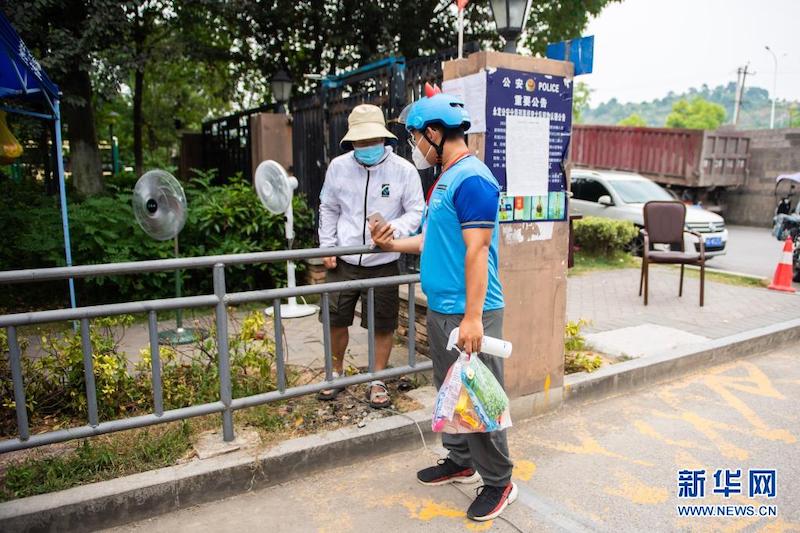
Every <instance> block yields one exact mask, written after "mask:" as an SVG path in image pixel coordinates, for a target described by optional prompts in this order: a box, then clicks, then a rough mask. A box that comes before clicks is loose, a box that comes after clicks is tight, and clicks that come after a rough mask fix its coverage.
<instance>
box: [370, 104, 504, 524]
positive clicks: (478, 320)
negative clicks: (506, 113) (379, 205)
mask: <svg viewBox="0 0 800 533" xmlns="http://www.w3.org/2000/svg"><path fill="white" fill-rule="evenodd" d="M403 115H404V116H403ZM403 115H401V121H404V122H405V125H406V128H407V129H408V130H409V132H410V133H411V136H412V138H411V139H410V142H411V144H412V145H413V148H414V153H413V159H414V163H415V165H416V166H417V168H419V169H424V168H429V167H431V166H433V165H434V164H439V165H441V168H442V171H441V173H440V175H439V178H438V179H437V181H436V182H435V183H434V185H433V186H432V187H431V190H430V191H429V192H428V195H427V197H426V200H427V205H426V208H425V213H424V215H423V221H422V232H421V234H419V235H416V236H414V237H410V238H407V239H394V231H393V229H392V228H391V226H390V225H386V226H383V227H380V228H378V227H373V228H371V230H372V238H373V241H374V242H375V243H376V244H377V245H378V246H380V247H381V248H382V249H384V250H387V251H393V252H402V253H421V254H422V258H421V262H420V276H421V283H422V290H423V291H424V292H425V295H426V297H427V299H428V313H427V332H428V344H429V347H430V356H431V359H432V360H433V368H434V383H435V385H436V387H437V388H439V387H441V384H442V382H443V380H444V378H445V376H446V374H447V371H448V369H449V368H450V366H451V365H452V364H453V362H455V360H456V359H457V357H458V354H457V353H455V351H448V350H447V348H446V345H447V340H448V338H449V336H450V332H451V331H452V330H453V329H454V328H456V327H458V328H459V340H458V344H459V346H460V347H461V348H462V349H463V350H464V351H465V352H467V353H471V354H478V353H479V352H480V348H481V339H482V338H483V336H484V334H486V335H488V336H491V337H498V338H500V337H502V336H503V291H502V287H501V285H500V281H499V277H498V255H497V250H498V233H499V231H498V229H499V222H498V202H499V197H500V186H499V185H498V183H497V181H496V180H495V178H494V176H493V175H492V173H491V171H490V170H489V169H488V168H487V167H486V165H484V164H483V162H482V161H480V160H479V159H478V158H476V157H475V156H473V155H472V154H471V153H470V151H469V149H468V148H467V144H466V137H465V132H466V130H468V129H469V126H470V120H469V115H468V114H467V111H466V110H465V109H464V105H463V103H462V102H461V101H460V100H458V99H457V98H455V97H453V96H450V95H446V94H442V93H438V94H433V95H429V96H428V97H425V98H421V99H420V100H418V101H417V102H414V103H413V104H412V105H411V106H409V108H407V109H406V110H405V111H404V113H403ZM479 357H480V358H481V360H482V361H483V362H484V363H485V364H486V366H488V367H489V369H490V370H491V371H492V373H493V374H494V375H495V377H496V378H497V379H498V381H499V382H500V383H501V384H502V383H503V360H502V359H500V358H497V357H494V356H491V355H487V354H483V353H480V354H479ZM442 444H443V445H444V447H445V448H447V450H448V452H449V454H448V456H447V458H446V459H443V460H440V461H439V463H438V464H437V465H436V466H433V467H430V468H426V469H424V470H421V471H419V472H418V473H417V479H418V480H419V481H420V483H423V484H425V485H444V484H447V483H474V482H477V481H478V480H479V479H481V478H482V479H483V483H484V485H483V487H481V490H480V491H479V494H478V497H477V498H476V499H475V501H474V502H473V503H472V505H470V507H469V510H468V511H467V516H468V517H469V518H471V519H473V520H479V521H484V520H491V519H493V518H495V517H497V516H498V515H499V514H500V513H501V512H503V510H504V509H505V507H506V506H507V505H508V504H510V503H512V502H513V501H514V500H515V499H516V497H517V487H516V485H515V484H514V483H512V482H511V471H512V468H513V463H512V462H511V460H510V458H509V453H508V443H507V440H506V432H505V430H501V431H495V432H491V433H461V434H450V433H443V434H442Z"/></svg>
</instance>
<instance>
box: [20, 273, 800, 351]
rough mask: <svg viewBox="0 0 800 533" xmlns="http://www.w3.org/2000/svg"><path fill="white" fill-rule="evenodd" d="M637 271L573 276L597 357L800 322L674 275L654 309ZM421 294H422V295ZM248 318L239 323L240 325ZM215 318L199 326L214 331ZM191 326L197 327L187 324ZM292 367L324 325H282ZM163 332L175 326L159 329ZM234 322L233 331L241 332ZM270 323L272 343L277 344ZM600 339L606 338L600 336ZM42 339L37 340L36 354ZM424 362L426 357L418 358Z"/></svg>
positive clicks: (783, 297) (759, 302)
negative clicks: (701, 296)
mask: <svg viewBox="0 0 800 533" xmlns="http://www.w3.org/2000/svg"><path fill="white" fill-rule="evenodd" d="M638 289H639V271H638V270H635V269H621V270H610V271H597V272H591V273H588V274H584V275H580V276H570V277H569V280H568V283H567V317H568V319H569V320H578V319H586V320H589V321H590V324H589V325H588V326H587V327H586V328H585V331H586V332H587V333H589V335H588V339H589V341H590V344H593V345H594V346H595V348H597V349H598V350H599V351H605V352H606V353H611V354H613V355H619V354H623V353H624V354H625V355H630V356H640V355H649V354H652V353H656V352H660V351H664V350H667V349H671V348H677V347H679V346H684V345H686V344H690V343H696V342H701V341H704V340H708V339H717V338H720V337H725V336H728V335H734V334H736V333H741V332H744V331H748V330H752V329H755V328H759V327H763V326H767V325H771V324H775V323H779V322H784V321H786V320H790V319H792V318H796V317H797V316H800V294H786V293H780V292H775V291H769V290H767V289H762V288H750V287H741V286H735V285H727V284H722V283H715V282H708V281H707V283H706V302H705V303H706V305H705V307H702V308H701V307H700V306H699V305H698V291H699V280H698V279H696V278H692V277H688V276H687V277H686V279H685V280H684V293H683V294H684V295H683V297H682V298H679V297H678V272H677V271H676V270H674V269H669V268H663V267H661V268H659V267H656V268H653V269H652V271H651V275H650V301H649V305H648V306H647V307H645V306H644V304H643V302H642V298H640V297H639V296H638ZM417 290H419V287H417ZM241 318H243V316H242V315H241V314H240V315H238V319H239V320H241ZM212 321H213V316H209V317H207V318H203V319H201V320H200V325H201V326H206V327H208V326H210V325H211V322H212ZM185 323H186V324H187V325H191V324H190V323H191V320H186V321H185ZM283 325H284V328H285V337H286V343H287V346H288V362H289V363H290V364H297V365H306V366H313V367H322V366H323V365H324V349H323V344H322V325H321V324H320V322H319V320H318V319H317V317H316V316H311V317H305V318H299V319H292V320H284V321H283ZM159 326H160V329H168V328H170V327H173V326H174V322H170V321H165V322H162V323H160V324H159ZM237 327H238V326H236V325H235V324H234V321H233V320H232V321H231V324H230V326H229V330H230V331H232V332H233V331H235V330H236V328H237ZM273 331H274V330H273V327H272V323H271V321H268V323H267V332H266V333H267V335H269V336H270V337H272V336H273V335H274V334H273ZM598 334H600V335H599V336H598ZM37 346H38V339H36V338H32V339H31V350H30V352H34V353H35V350H36V347H37ZM147 346H148V335H147V325H146V324H144V323H139V324H137V325H135V326H134V327H132V328H130V329H129V330H128V331H127V332H126V334H125V337H124V339H123V342H122V343H121V347H122V349H123V350H125V351H126V353H128V355H129V357H130V358H131V360H134V361H135V360H137V359H138V354H139V351H140V350H141V349H142V348H145V347H147ZM420 357H421V356H420ZM346 360H347V361H348V363H349V364H352V365H355V366H365V365H366V364H367V331H366V330H365V329H363V328H361V327H360V319H359V318H358V317H356V319H355V323H354V325H353V326H352V327H351V328H350V346H349V349H348V354H347V357H346ZM407 361H408V350H407V349H406V346H405V345H400V344H398V345H396V346H395V348H394V349H393V351H392V356H391V359H390V364H392V365H393V366H402V365H404V364H406V363H407Z"/></svg>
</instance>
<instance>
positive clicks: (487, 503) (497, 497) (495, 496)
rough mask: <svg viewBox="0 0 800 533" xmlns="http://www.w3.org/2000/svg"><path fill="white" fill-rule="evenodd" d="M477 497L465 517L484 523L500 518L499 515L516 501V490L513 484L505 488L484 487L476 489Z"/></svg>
mask: <svg viewBox="0 0 800 533" xmlns="http://www.w3.org/2000/svg"><path fill="white" fill-rule="evenodd" d="M477 492H478V497H477V498H475V501H473V502H472V505H470V506H469V509H467V517H468V518H471V519H472V520H477V521H478V522H485V521H487V520H492V519H494V518H497V517H498V516H500V513H502V512H503V510H504V509H505V508H506V507H507V506H509V505H510V504H512V503H514V500H516V499H517V493H518V489H517V486H516V485H515V484H514V483H509V484H508V485H506V486H505V487H493V486H491V485H484V486H482V487H478V489H477Z"/></svg>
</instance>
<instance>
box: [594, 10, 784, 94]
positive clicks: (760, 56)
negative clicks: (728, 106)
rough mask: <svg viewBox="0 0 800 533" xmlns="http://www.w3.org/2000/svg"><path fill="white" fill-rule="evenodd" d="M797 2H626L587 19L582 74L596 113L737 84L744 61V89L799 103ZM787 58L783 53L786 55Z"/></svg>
mask: <svg viewBox="0 0 800 533" xmlns="http://www.w3.org/2000/svg"><path fill="white" fill-rule="evenodd" d="M798 34H800V0H623V1H622V2H621V3H614V4H610V5H608V6H606V7H605V9H603V11H602V12H601V13H600V15H599V16H597V17H596V18H595V19H593V20H591V21H590V23H589V26H588V28H587V29H586V30H585V31H584V35H594V36H595V43H594V69H593V72H592V74H587V75H584V76H580V78H579V80H580V81H584V82H586V83H587V84H588V85H589V86H590V87H591V88H592V89H593V93H592V98H591V105H592V106H593V107H594V106H596V105H597V104H599V103H601V102H606V101H608V100H610V99H611V98H617V100H619V101H620V102H642V101H648V100H653V99H655V98H661V97H663V96H666V94H667V93H668V92H669V91H670V90H672V91H675V92H676V93H680V92H683V91H685V90H686V89H688V88H690V87H700V86H701V85H702V84H703V83H706V84H708V85H709V87H715V86H717V85H723V84H727V83H729V82H731V81H733V82H735V81H736V69H737V68H738V67H740V66H741V67H743V66H744V65H745V64H746V63H747V62H748V61H749V62H750V68H751V69H752V70H753V71H755V72H756V74H755V75H754V76H752V77H751V76H749V75H748V77H747V82H746V83H747V85H748V86H758V87H763V88H765V89H767V90H768V91H769V92H770V96H771V95H772V83H773V73H774V70H775V69H774V61H773V59H772V55H770V53H769V52H768V51H767V50H765V49H764V46H765V45H769V46H770V48H772V49H773V50H774V51H775V52H776V54H777V56H778V77H777V91H776V94H777V95H778V99H790V100H800V39H798ZM784 54H785V55H784Z"/></svg>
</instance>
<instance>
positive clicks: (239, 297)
mask: <svg viewBox="0 0 800 533" xmlns="http://www.w3.org/2000/svg"><path fill="white" fill-rule="evenodd" d="M367 253H379V250H373V249H370V248H369V247H368V246H352V247H341V248H313V249H305V250H280V251H272V252H260V253H248V254H233V255H218V256H206V257H190V258H180V259H159V260H154V261H138V262H129V263H109V264H100V265H85V266H73V267H60V268H45V269H35V270H15V271H6V272H0V284H10V283H30V282H40V281H51V280H63V279H69V278H83V277H87V276H109V275H119V274H133V273H137V274H140V273H145V272H165V271H174V270H184V269H201V268H211V269H212V271H213V286H214V294H209V295H201V296H184V297H180V298H168V299H158V300H145V301H134V302H125V303H116V304H107V305H94V306H87V307H77V308H72V309H56V310H48V311H36V312H29V313H15V314H6V315H0V327H3V328H6V330H7V333H8V348H9V363H10V369H11V378H12V381H13V386H14V402H15V407H16V417H17V430H18V434H19V437H18V438H16V439H7V440H3V441H0V453H5V452H10V451H14V450H20V449H25V448H33V447H36V446H43V445H46V444H54V443H57V442H63V441H68V440H72V439H80V438H85V437H91V436H94V435H102V434H105V433H111V432H115V431H122V430H126V429H133V428H141V427H145V426H150V425H153V424H163V423H166V422H174V421H177V420H183V419H187V418H191V417H197V416H203V415H209V414H213V413H221V414H222V429H223V439H224V440H225V441H226V442H229V441H232V440H233V439H234V429H233V411H235V410H237V409H244V408H247V407H254V406H257V405H262V404H265V403H269V402H273V401H277V400H285V399H287V398H294V397H297V396H302V395H305V394H311V393H315V392H319V391H321V390H324V389H329V388H331V387H333V386H337V387H338V386H347V385H356V384H359V383H365V382H368V381H372V380H374V379H386V378H393V377H397V376H401V375H404V374H410V373H415V372H423V371H426V370H430V369H431V368H432V363H431V362H430V361H424V362H420V363H418V362H417V360H416V347H415V316H414V307H415V306H414V305H409V306H408V364H407V365H406V366H402V367H396V368H387V369H384V370H380V371H377V372H376V371H375V313H374V305H373V304H374V298H375V294H374V293H375V288H376V287H386V286H394V285H408V294H409V301H411V302H413V301H414V294H415V287H416V284H417V283H418V282H419V275H418V274H406V275H398V276H388V277H381V278H372V279H367V280H355V281H342V282H335V283H323V284H318V285H306V286H301V287H295V288H277V289H267V290H258V291H245V292H234V293H228V292H227V291H226V288H225V268H226V267H228V266H233V265H244V264H256V263H270V262H278V261H287V260H295V261H297V260H304V259H311V258H317V257H327V256H331V255H337V256H341V255H354V254H367ZM352 289H367V306H366V312H367V325H368V328H367V330H368V346H369V353H368V357H369V359H368V360H369V363H368V370H367V372H366V373H363V374H357V375H354V376H348V377H340V378H338V379H336V380H334V379H333V374H332V372H333V357H332V353H331V334H330V317H329V314H328V300H329V294H330V293H331V292H338V291H342V290H352ZM313 294H321V302H320V307H321V316H322V330H323V345H324V354H325V381H323V382H319V383H312V384H306V385H301V386H297V387H288V388H287V387H286V368H285V365H286V362H285V360H284V356H283V350H284V346H283V338H282V335H281V332H282V322H281V306H280V303H281V299H283V298H288V297H289V296H309V295H313ZM248 302H272V306H273V310H274V326H275V352H276V353H275V361H276V367H277V368H276V373H277V390H275V391H271V392H265V393H261V394H255V395H252V396H245V397H241V398H233V397H232V386H231V372H230V356H229V353H228V306H229V305H236V304H244V303H248ZM201 307H214V309H215V320H216V329H217V351H218V354H217V356H218V357H217V360H218V367H219V376H220V380H219V381H220V383H219V387H220V390H219V401H216V402H211V403H205V404H200V405H191V406H188V407H182V408H178V409H170V410H167V411H165V410H164V402H163V398H162V384H161V362H160V356H159V342H158V322H157V317H156V313H157V312H158V311H170V310H176V309H191V308H201ZM362 312H364V310H363V309H362ZM137 313H139V314H141V313H146V314H147V315H148V332H149V340H150V354H151V365H150V368H151V381H152V394H153V412H152V413H150V414H146V415H139V416H133V417H128V418H122V419H116V420H109V421H100V420H99V418H98V412H97V392H96V388H95V382H94V368H93V357H92V345H91V340H90V337H89V321H90V320H91V319H93V318H99V317H105V316H116V315H123V314H137ZM57 321H78V322H79V323H80V332H81V340H82V346H81V347H82V352H83V366H84V369H83V372H84V378H85V386H86V403H87V420H88V425H85V426H79V427H73V428H69V429H61V430H56V431H48V432H45V433H39V434H35V435H31V433H30V427H29V424H28V413H27V409H26V402H25V384H24V382H23V375H22V361H21V358H22V353H21V350H20V344H19V339H18V333H17V328H18V327H19V326H25V325H32V324H43V323H48V322H57Z"/></svg>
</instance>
